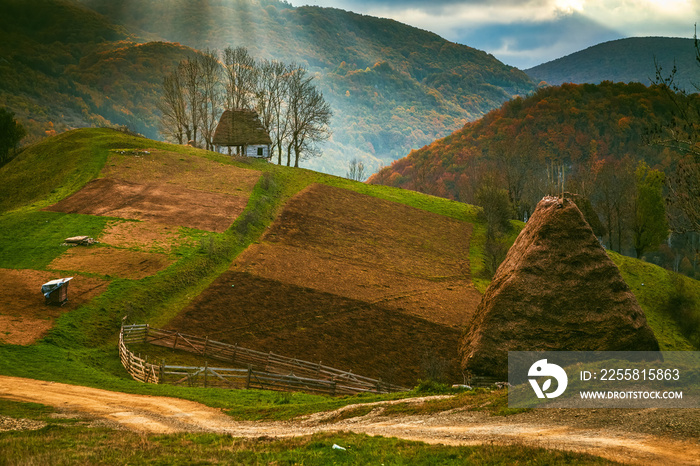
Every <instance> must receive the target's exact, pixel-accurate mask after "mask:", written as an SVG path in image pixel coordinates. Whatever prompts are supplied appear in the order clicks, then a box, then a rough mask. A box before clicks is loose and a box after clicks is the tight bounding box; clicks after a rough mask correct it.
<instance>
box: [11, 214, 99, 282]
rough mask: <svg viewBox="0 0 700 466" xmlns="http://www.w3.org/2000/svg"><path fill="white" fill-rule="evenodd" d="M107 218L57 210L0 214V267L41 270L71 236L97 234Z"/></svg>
mask: <svg viewBox="0 0 700 466" xmlns="http://www.w3.org/2000/svg"><path fill="white" fill-rule="evenodd" d="M109 220H110V219H109V218H107V217H94V216H90V215H78V214H63V213H58V212H42V211H34V212H27V211H19V212H12V213H6V214H4V215H0V268H10V269H35V270H45V269H46V266H47V265H48V264H49V263H50V262H51V261H52V260H54V259H55V258H56V257H58V256H59V255H61V254H62V253H63V252H65V250H66V246H61V244H62V243H63V241H64V240H65V239H66V238H68V237H71V236H78V235H87V236H91V237H96V236H98V235H99V234H100V233H101V232H102V230H103V229H104V227H105V225H106V224H107V222H108V221H109Z"/></svg>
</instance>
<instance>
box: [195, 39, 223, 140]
mask: <svg viewBox="0 0 700 466" xmlns="http://www.w3.org/2000/svg"><path fill="white" fill-rule="evenodd" d="M199 63H200V68H201V89H200V91H199V93H200V106H201V111H200V117H201V123H202V126H201V128H202V139H203V140H204V143H205V146H206V149H207V150H214V144H213V142H212V139H213V137H214V130H215V129H216V124H217V122H218V121H219V117H220V116H221V104H222V93H221V65H220V64H219V60H218V59H217V53H216V52H215V51H210V50H207V51H206V52H205V53H204V55H203V56H202V58H201V59H200V60H199Z"/></svg>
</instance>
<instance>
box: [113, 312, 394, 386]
mask: <svg viewBox="0 0 700 466" xmlns="http://www.w3.org/2000/svg"><path fill="white" fill-rule="evenodd" d="M129 343H150V344H152V345H157V346H163V347H166V348H173V349H179V350H184V351H188V352H191V353H195V354H198V355H201V356H203V357H205V358H211V359H216V360H219V361H223V362H227V363H229V364H232V365H234V366H243V367H247V369H230V368H222V367H209V365H208V363H205V365H204V367H190V366H167V365H164V364H160V365H158V364H152V363H149V362H148V358H147V357H146V358H141V357H140V355H139V356H137V355H134V354H133V353H132V352H131V351H130V350H129V349H128V346H127V345H128V344H129ZM119 355H120V358H121V361H122V364H123V365H124V367H125V368H126V370H127V372H129V374H131V376H132V377H133V378H134V379H136V380H139V381H141V382H145V383H169V384H176V385H177V384H186V385H188V386H204V387H214V386H219V387H227V388H262V389H269V390H285V391H305V392H311V393H325V394H331V395H346V394H355V393H363V392H371V393H388V392H395V391H405V390H407V389H406V388H404V387H400V386H397V385H393V384H389V383H386V382H383V381H381V380H379V379H372V378H369V377H363V376H361V375H357V374H353V373H352V372H349V371H341V370H339V369H334V368H332V367H329V366H324V365H322V364H321V363H318V364H316V363H312V362H308V361H303V360H301V359H294V358H288V357H285V356H280V355H278V354H274V353H271V352H270V353H263V352H260V351H255V350H251V349H248V348H243V347H240V346H238V345H229V344H227V343H221V342H218V341H214V340H209V339H208V338H201V337H196V336H192V335H185V334H182V333H178V332H175V331H172V330H162V329H156V328H151V327H150V326H149V325H146V324H136V325H124V326H123V327H122V329H121V332H120V335H119Z"/></svg>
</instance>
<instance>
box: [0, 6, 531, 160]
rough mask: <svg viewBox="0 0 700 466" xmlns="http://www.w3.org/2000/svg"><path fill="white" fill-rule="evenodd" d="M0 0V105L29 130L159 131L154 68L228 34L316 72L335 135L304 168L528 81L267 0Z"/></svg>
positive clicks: (453, 117)
mask: <svg viewBox="0 0 700 466" xmlns="http://www.w3.org/2000/svg"><path fill="white" fill-rule="evenodd" d="M0 5H2V8H3V9H4V10H5V11H7V12H8V13H9V14H6V15H3V19H2V20H0V22H1V23H0V25H2V26H3V27H2V28H1V29H0V44H1V45H0V56H2V57H3V60H0V77H1V78H2V82H3V86H2V87H1V88H0V105H3V106H7V107H9V108H10V109H11V110H12V111H14V112H15V113H16V114H17V115H18V116H19V117H20V118H21V119H22V120H23V121H24V122H26V124H27V126H28V129H29V132H30V134H31V135H32V137H33V138H34V139H36V138H37V137H39V136H42V135H44V134H45V133H46V132H49V133H51V132H52V131H54V130H57V131H61V130H63V129H66V128H72V127H80V126H103V125H109V124H120V125H127V126H129V127H130V128H131V129H132V130H134V131H136V132H139V133H142V134H144V135H146V136H148V137H151V138H157V137H158V136H159V133H158V116H159V114H158V111H157V109H156V108H155V103H156V102H157V99H158V96H159V86H160V83H161V82H162V78H163V75H164V73H165V72H166V71H167V70H169V69H170V68H171V67H172V66H173V65H174V64H175V63H177V61H179V60H180V59H182V58H184V57H185V56H187V55H190V54H192V53H194V51H193V49H202V50H203V49H205V48H217V49H219V50H221V49H223V48H224V47H226V46H229V45H231V46H234V47H235V46H239V45H243V46H246V47H248V48H249V50H250V52H251V53H252V54H253V55H254V56H256V57H257V58H276V59H279V60H282V61H285V62H291V61H296V62H299V63H301V64H304V65H306V66H308V67H309V69H310V70H311V71H312V72H313V73H314V74H315V75H316V77H317V78H318V81H317V84H318V86H319V88H320V89H321V90H322V91H323V93H324V95H325V97H326V99H327V100H328V102H329V103H330V104H331V106H332V108H333V111H334V118H333V120H332V121H333V125H332V130H333V133H334V136H333V138H332V139H331V141H329V142H328V143H327V144H326V145H325V146H324V153H325V156H324V157H322V158H319V159H314V160H312V161H309V162H307V164H306V166H309V167H311V168H314V169H316V170H321V171H325V172H329V173H335V174H344V173H345V171H346V169H347V162H348V161H349V160H351V159H352V158H355V157H358V158H360V159H361V160H363V161H364V162H365V165H366V167H367V168H368V169H369V170H370V171H374V170H375V169H376V168H377V167H378V166H379V164H382V163H383V164H388V163H390V162H391V161H392V160H394V159H397V158H399V157H400V156H402V155H403V154H405V153H406V152H408V151H409V150H410V149H413V148H417V147H421V146H422V145H424V144H427V143H429V142H430V141H432V140H434V139H436V138H439V137H442V136H446V135H447V134H449V133H450V132H452V131H454V130H455V129H457V128H459V127H461V126H462V125H463V124H464V123H465V122H467V121H469V120H473V119H475V118H478V117H479V116H481V115H483V114H484V113H486V112H487V111H489V110H491V109H492V108H495V107H497V106H499V105H500V104H501V103H503V102H505V101H507V100H508V99H510V98H511V97H512V96H513V95H517V94H525V93H527V92H529V91H531V90H532V89H533V88H534V85H533V84H532V82H531V80H530V79H529V78H528V77H527V75H525V74H524V73H523V72H521V71H519V70H517V69H515V68H512V67H509V66H506V65H503V64H502V63H500V62H499V61H497V60H496V59H495V58H493V57H492V56H490V55H488V54H486V53H484V52H482V51H478V50H475V49H472V48H470V47H466V46H462V45H458V44H454V43H450V42H448V41H446V40H444V39H442V38H440V37H439V36H437V35H435V34H432V33H429V32H426V31H422V30H419V29H416V28H412V27H409V26H406V25H403V24H401V23H398V22H395V21H391V20H385V19H379V18H373V17H369V16H362V15H357V14H354V13H350V12H346V11H342V10H336V9H330V8H317V7H302V8H293V7H291V6H290V5H288V4H286V3H282V2H277V1H274V0H269V1H263V2H258V1H252V0H246V1H243V0H241V1H237V2H228V1H217V0H206V1H200V2H196V3H193V2H185V1H182V0H168V1H162V2H125V1H118V2H103V1H100V0H85V1H83V2H80V3H76V2H72V1H68V0H43V1H41V2H38V0H37V1H32V2H23V1H18V0H2V1H0ZM39 5H41V8H37V6H39ZM66 24H70V25H71V26H70V29H71V31H72V33H71V34H69V35H66V36H65V39H64V37H63V36H62V35H61V34H60V33H59V32H58V31H61V28H62V27H63V26H64V25H66ZM66 27H67V26H66ZM148 41H155V42H153V43H149V42H148ZM162 42H166V43H162ZM180 44H182V45H180ZM29 57H31V58H29Z"/></svg>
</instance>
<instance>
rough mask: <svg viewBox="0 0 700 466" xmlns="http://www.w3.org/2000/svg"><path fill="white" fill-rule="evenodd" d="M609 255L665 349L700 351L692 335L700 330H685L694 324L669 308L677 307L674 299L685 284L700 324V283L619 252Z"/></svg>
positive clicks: (690, 309) (687, 302)
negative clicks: (674, 313)
mask: <svg viewBox="0 0 700 466" xmlns="http://www.w3.org/2000/svg"><path fill="white" fill-rule="evenodd" d="M608 255H609V256H610V258H611V259H612V260H613V262H615V264H616V265H617V267H618V268H619V269H620V273H621V274H622V278H624V280H625V282H626V283H627V285H629V287H630V289H631V290H632V293H634V295H635V296H636V298H637V301H639V304H640V306H642V309H643V310H644V314H645V315H646V318H647V322H648V323H649V326H650V327H651V329H652V330H653V331H654V335H656V339H657V340H658V341H659V346H660V347H661V350H662V351H696V350H699V349H700V344H696V345H695V346H694V345H693V344H692V343H691V341H689V338H688V336H689V335H697V332H698V331H700V329H697V326H695V327H696V328H690V327H686V328H684V326H689V325H690V322H679V321H678V320H677V319H676V318H674V315H673V313H672V309H669V307H670V306H672V305H673V301H672V300H673V299H674V297H675V296H677V294H678V293H679V290H678V288H679V284H682V285H680V287H681V288H682V289H683V290H682V293H683V294H684V295H686V296H687V298H688V299H687V301H686V302H685V303H684V305H685V306H687V307H688V312H689V313H691V315H693V316H694V317H695V320H696V321H697V319H698V316H700V282H699V281H697V280H693V279H692V278H688V277H685V276H683V275H680V274H676V273H673V272H669V271H668V270H665V269H663V268H661V267H659V266H657V265H654V264H650V263H648V262H643V261H640V260H637V259H633V258H631V257H627V256H623V255H620V254H618V253H616V252H612V251H608ZM693 331H695V332H693Z"/></svg>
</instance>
